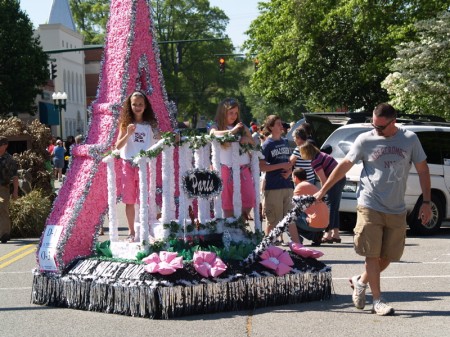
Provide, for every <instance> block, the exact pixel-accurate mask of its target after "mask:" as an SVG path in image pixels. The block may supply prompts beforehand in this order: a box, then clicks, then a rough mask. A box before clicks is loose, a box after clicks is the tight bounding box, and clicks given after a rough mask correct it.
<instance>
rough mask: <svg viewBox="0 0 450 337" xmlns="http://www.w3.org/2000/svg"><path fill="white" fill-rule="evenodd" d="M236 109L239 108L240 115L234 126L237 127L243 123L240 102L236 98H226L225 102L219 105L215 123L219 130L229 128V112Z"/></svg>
mask: <svg viewBox="0 0 450 337" xmlns="http://www.w3.org/2000/svg"><path fill="white" fill-rule="evenodd" d="M235 107H238V115H237V118H236V121H235V122H234V124H233V125H236V124H237V123H239V122H240V121H241V107H240V105H239V102H238V101H237V100H236V99H234V98H225V99H224V100H223V101H221V102H220V103H219V105H218V106H217V112H216V117H215V122H216V125H217V129H218V130H226V129H227V126H228V124H227V111H228V110H231V109H233V108H235Z"/></svg>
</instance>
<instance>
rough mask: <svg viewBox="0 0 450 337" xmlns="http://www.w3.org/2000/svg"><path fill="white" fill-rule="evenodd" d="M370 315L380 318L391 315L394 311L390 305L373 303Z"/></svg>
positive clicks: (380, 302) (379, 302) (378, 302)
mask: <svg viewBox="0 0 450 337" xmlns="http://www.w3.org/2000/svg"><path fill="white" fill-rule="evenodd" d="M372 313H373V314H377V315H380V316H388V315H393V314H394V313H395V310H394V308H393V307H391V306H390V305H387V304H386V303H385V302H383V300H377V301H374V302H373V307H372Z"/></svg>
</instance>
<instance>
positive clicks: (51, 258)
mask: <svg viewBox="0 0 450 337" xmlns="http://www.w3.org/2000/svg"><path fill="white" fill-rule="evenodd" d="M137 89H140V90H143V91H145V92H146V93H147V95H148V97H149V99H150V103H151V105H152V108H153V110H154V111H155V113H156V116H157V118H158V122H159V126H160V129H161V131H170V130H172V129H173V126H174V120H173V118H171V117H170V116H171V115H172V114H171V113H170V111H174V108H173V106H172V105H171V104H169V102H168V100H167V94H166V92H165V88H164V81H163V77H162V73H161V69H160V60H159V49H158V44H157V41H156V39H155V33H154V27H153V21H152V17H151V8H150V4H149V1H147V0H111V4H110V17H109V21H108V26H107V35H106V43H105V49H104V54H103V61H102V71H101V74H100V81H99V86H98V91H97V97H96V100H95V101H94V102H93V103H92V105H91V107H90V112H91V121H90V125H89V132H88V136H87V139H86V143H85V144H83V145H79V146H76V147H74V149H73V151H72V154H73V160H72V164H71V167H70V170H69V171H68V175H67V177H66V181H65V183H64V184H63V186H62V188H61V190H60V191H59V194H58V197H57V198H56V200H55V203H54V205H53V209H52V211H51V213H50V216H49V217H48V219H47V222H46V228H45V230H44V233H43V235H42V237H41V241H40V244H39V250H38V252H37V260H38V262H39V269H40V270H41V271H48V272H56V273H60V272H62V271H63V270H64V268H65V267H66V266H67V265H68V264H69V263H70V262H72V261H73V260H74V259H76V258H78V257H86V256H89V255H91V254H92V252H93V250H94V247H95V241H96V237H97V234H96V233H97V232H98V230H99V226H100V225H101V223H102V220H103V215H104V214H105V213H106V210H107V206H108V203H107V198H108V196H107V179H106V165H105V164H104V163H103V162H102V158H103V154H104V153H105V152H107V151H108V150H110V149H111V148H112V145H113V144H114V142H115V140H116V138H117V134H118V118H119V115H120V110H121V105H122V102H123V101H124V100H125V98H126V97H127V96H128V95H129V94H130V93H132V92H133V91H135V90H137ZM116 165H119V164H116Z"/></svg>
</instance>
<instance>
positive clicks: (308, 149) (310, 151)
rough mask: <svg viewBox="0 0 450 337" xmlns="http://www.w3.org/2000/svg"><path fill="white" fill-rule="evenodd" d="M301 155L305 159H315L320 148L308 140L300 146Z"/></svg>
mask: <svg viewBox="0 0 450 337" xmlns="http://www.w3.org/2000/svg"><path fill="white" fill-rule="evenodd" d="M299 150H300V155H301V156H302V158H303V159H305V160H313V159H314V158H316V156H317V154H318V153H319V152H320V150H319V149H318V148H317V147H316V146H314V144H313V143H311V142H308V141H306V142H305V143H303V145H302V146H300V149H299Z"/></svg>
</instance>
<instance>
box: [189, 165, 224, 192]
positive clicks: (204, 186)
mask: <svg viewBox="0 0 450 337" xmlns="http://www.w3.org/2000/svg"><path fill="white" fill-rule="evenodd" d="M183 189H184V191H185V192H186V193H187V194H188V195H189V198H205V199H209V198H212V197H215V196H216V195H218V194H219V193H220V192H221V191H222V180H220V177H219V175H218V173H217V172H216V171H211V170H206V169H193V170H189V171H187V172H186V174H185V175H184V176H183Z"/></svg>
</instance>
